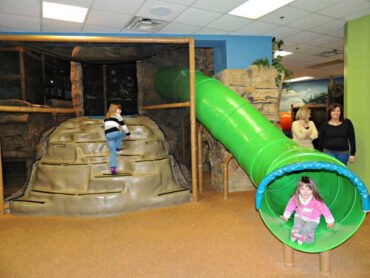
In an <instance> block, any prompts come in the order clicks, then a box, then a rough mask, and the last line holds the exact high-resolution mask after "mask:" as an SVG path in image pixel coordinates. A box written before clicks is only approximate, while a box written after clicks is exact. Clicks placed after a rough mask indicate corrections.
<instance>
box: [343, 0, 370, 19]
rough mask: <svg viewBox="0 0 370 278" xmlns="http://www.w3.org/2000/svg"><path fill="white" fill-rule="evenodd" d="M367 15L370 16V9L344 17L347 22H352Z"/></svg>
mask: <svg viewBox="0 0 370 278" xmlns="http://www.w3.org/2000/svg"><path fill="white" fill-rule="evenodd" d="M369 1H370V0H369ZM365 15H370V8H369V9H364V10H361V11H359V12H356V13H354V14H349V15H347V16H345V17H343V19H345V20H346V21H350V20H353V19H356V18H359V17H362V16H365Z"/></svg>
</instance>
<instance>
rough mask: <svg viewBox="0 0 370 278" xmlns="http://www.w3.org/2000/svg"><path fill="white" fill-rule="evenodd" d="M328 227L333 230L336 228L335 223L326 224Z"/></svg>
mask: <svg viewBox="0 0 370 278" xmlns="http://www.w3.org/2000/svg"><path fill="white" fill-rule="evenodd" d="M326 227H328V229H330V228H333V227H334V222H332V223H328V224H326Z"/></svg>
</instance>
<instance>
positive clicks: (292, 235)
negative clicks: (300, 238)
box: [290, 232, 297, 241]
mask: <svg viewBox="0 0 370 278" xmlns="http://www.w3.org/2000/svg"><path fill="white" fill-rule="evenodd" d="M290 239H291V240H292V241H296V240H297V233H296V232H291V233H290Z"/></svg>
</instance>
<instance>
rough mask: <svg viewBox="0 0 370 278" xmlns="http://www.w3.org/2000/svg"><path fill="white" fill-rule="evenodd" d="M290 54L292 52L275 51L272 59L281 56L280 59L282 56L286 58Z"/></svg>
mask: <svg viewBox="0 0 370 278" xmlns="http://www.w3.org/2000/svg"><path fill="white" fill-rule="evenodd" d="M290 54H293V52H290V51H283V50H281V51H279V50H278V51H275V55H274V58H276V57H277V56H281V57H284V56H288V55H290Z"/></svg>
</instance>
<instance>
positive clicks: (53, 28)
mask: <svg viewBox="0 0 370 278" xmlns="http://www.w3.org/2000/svg"><path fill="white" fill-rule="evenodd" d="M81 28H82V23H76V22H68V21H61V20H53V19H45V18H44V19H42V21H41V29H42V30H41V31H43V32H63V33H69V32H73V33H74V32H80V31H81Z"/></svg>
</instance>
